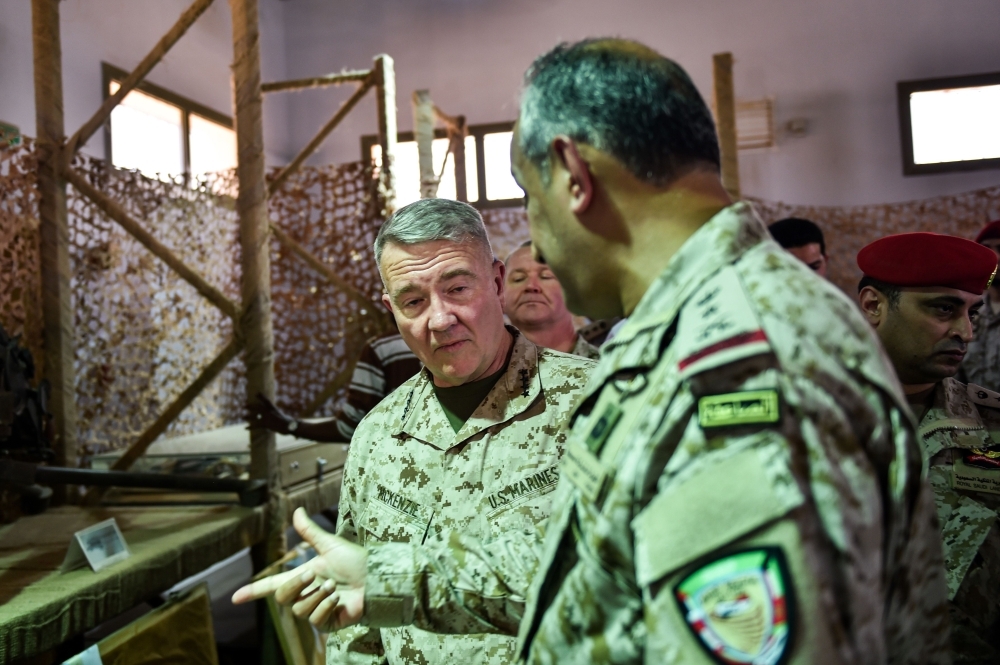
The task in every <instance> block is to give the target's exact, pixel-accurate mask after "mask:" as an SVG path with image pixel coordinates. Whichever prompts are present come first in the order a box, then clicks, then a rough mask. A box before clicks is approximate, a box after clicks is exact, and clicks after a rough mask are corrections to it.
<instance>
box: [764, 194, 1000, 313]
mask: <svg viewBox="0 0 1000 665" xmlns="http://www.w3.org/2000/svg"><path fill="white" fill-rule="evenodd" d="M748 200H749V201H750V202H751V203H753V205H754V208H756V210H757V213H758V214H759V215H760V217H761V219H763V220H764V223H765V224H770V223H772V222H776V221H778V220H779V219H782V218H785V217H804V218H805V219H810V220H812V221H814V222H816V223H817V224H818V225H819V226H820V228H822V229H823V235H824V237H825V239H826V248H827V254H828V255H829V257H830V266H829V277H830V280H831V281H832V282H833V283H835V284H836V285H837V286H839V287H840V288H841V289H843V290H844V291H845V292H846V293H848V294H850V295H853V294H855V293H856V292H857V286H858V281H859V280H860V279H861V272H860V271H859V270H858V265H857V263H856V262H855V257H856V256H857V255H858V251H859V250H860V249H861V248H862V247H864V246H865V245H867V244H868V243H870V242H872V241H873V240H877V239H878V238H881V237H883V236H888V235H893V234H896V233H909V232H911V231H933V232H934V233H946V234H949V235H955V236H961V237H963V238H975V237H976V234H977V233H978V232H979V229H981V228H982V227H983V225H985V224H986V223H987V222H989V221H990V220H993V219H998V218H1000V186H997V187H988V188H986V189H980V190H976V191H973V192H967V193H964V194H956V195H954V196H939V197H936V198H933V199H924V200H922V201H910V202H907V203H888V204H884V205H869V206H849V207H834V206H801V205H790V204H787V203H777V202H772V201H762V200H760V199H754V198H749V199H748Z"/></svg>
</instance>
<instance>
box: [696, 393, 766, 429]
mask: <svg viewBox="0 0 1000 665" xmlns="http://www.w3.org/2000/svg"><path fill="white" fill-rule="evenodd" d="M779 420H781V409H780V407H779V403H778V391H777V390H745V391H742V392H738V393H725V394H722V395H706V396H705V397H702V398H700V399H699V400H698V424H699V425H701V426H702V428H703V429H709V428H712V427H734V426H737V425H766V424H772V423H776V422H778V421H779Z"/></svg>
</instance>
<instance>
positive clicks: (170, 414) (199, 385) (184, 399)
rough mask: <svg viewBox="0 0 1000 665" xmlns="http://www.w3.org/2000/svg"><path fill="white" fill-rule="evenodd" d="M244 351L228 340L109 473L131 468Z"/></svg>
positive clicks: (239, 343)
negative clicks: (230, 362) (231, 361)
mask: <svg viewBox="0 0 1000 665" xmlns="http://www.w3.org/2000/svg"><path fill="white" fill-rule="evenodd" d="M242 349H243V340H241V339H240V338H238V337H234V338H233V339H231V340H229V343H228V344H226V346H225V347H224V348H223V349H222V351H221V352H219V355H218V356H216V357H215V359H214V360H212V362H210V363H209V364H208V366H207V367H205V369H203V370H202V371H201V373H200V374H199V375H198V377H197V378H196V379H195V380H194V381H192V382H191V385H189V386H188V387H187V388H185V389H184V392H182V393H181V394H180V395H178V396H177V399H175V400H174V401H173V402H171V403H170V405H169V406H168V407H167V408H166V409H164V411H163V413H161V414H160V416H159V417H158V418H157V419H156V420H155V421H154V422H153V424H152V425H150V426H149V427H147V428H146V431H145V432H143V433H142V434H140V435H139V438H138V439H136V440H135V443H133V444H132V445H131V446H129V447H128V450H126V451H125V453H124V454H123V455H122V456H121V457H119V458H118V459H117V460H115V463H114V464H112V465H111V469H112V470H114V471H127V470H128V469H130V468H132V465H133V464H135V461H136V460H137V459H139V458H140V457H142V455H143V454H144V453H145V452H146V449H147V448H149V446H150V444H151V443H153V441H155V440H156V438H157V437H158V436H160V435H161V434H163V433H164V432H165V431H166V430H167V427H168V426H169V425H170V423H172V422H174V420H176V419H177V416H179V415H181V412H182V411H183V410H184V409H186V408H187V407H188V405H190V404H191V402H193V401H194V400H195V398H196V397H198V395H200V394H201V393H202V391H203V390H205V388H206V387H208V384H210V383H211V382H212V380H213V379H215V377H217V376H218V375H219V374H220V373H221V372H222V370H224V369H225V368H226V366H227V365H228V364H229V361H230V360H232V359H233V358H235V357H236V354H238V353H239V352H240V351H241V350H242Z"/></svg>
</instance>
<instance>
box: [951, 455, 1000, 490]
mask: <svg viewBox="0 0 1000 665" xmlns="http://www.w3.org/2000/svg"><path fill="white" fill-rule="evenodd" d="M952 473H953V474H954V475H953V487H954V488H955V489H960V490H970V491H972V492H989V493H990V494H1000V469H981V468H978V467H975V466H971V465H969V464H966V463H965V462H963V461H962V460H955V464H954V466H953V467H952Z"/></svg>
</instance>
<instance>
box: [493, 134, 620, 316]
mask: <svg viewBox="0 0 1000 665" xmlns="http://www.w3.org/2000/svg"><path fill="white" fill-rule="evenodd" d="M511 171H512V172H513V175H514V179H515V180H517V182H518V184H519V185H520V186H521V189H523V190H524V194H525V197H524V198H525V208H526V209H527V213H528V226H529V228H530V230H531V248H532V255H533V256H534V258H535V259H540V260H541V262H543V263H545V264H547V265H548V266H549V267H551V268H552V272H553V273H554V274H555V275H557V276H558V278H559V282H560V284H561V286H562V290H563V297H564V299H565V303H566V305H567V307H568V308H569V311H571V312H575V313H577V314H586V315H588V316H595V317H596V318H603V314H602V313H595V312H593V311H591V310H590V309H589V308H588V306H589V305H591V304H592V303H591V302H590V301H589V300H588V298H587V297H586V294H588V293H595V292H596V290H595V289H594V288H592V284H591V282H592V281H593V280H594V279H595V278H596V275H597V274H598V272H599V271H597V270H594V266H593V265H592V263H593V260H592V259H593V257H594V255H593V254H592V251H593V250H592V248H591V247H590V246H589V244H590V242H589V241H590V240H591V239H588V238H586V232H585V231H584V230H583V229H582V228H581V226H580V224H579V223H578V222H577V220H576V219H575V217H574V216H573V214H572V212H571V211H570V204H569V200H568V196H567V195H566V193H565V187H562V188H561V187H560V185H562V184H563V183H562V182H561V181H560V179H559V178H556V177H553V178H551V179H550V182H549V183H548V184H547V185H546V184H545V183H543V182H542V177H541V173H540V172H539V170H538V169H537V168H536V167H535V165H534V164H532V163H531V162H530V161H528V160H527V159H526V158H525V157H524V156H523V155H522V153H521V150H520V148H519V146H518V128H517V126H515V127H514V140H513V141H511Z"/></svg>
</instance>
